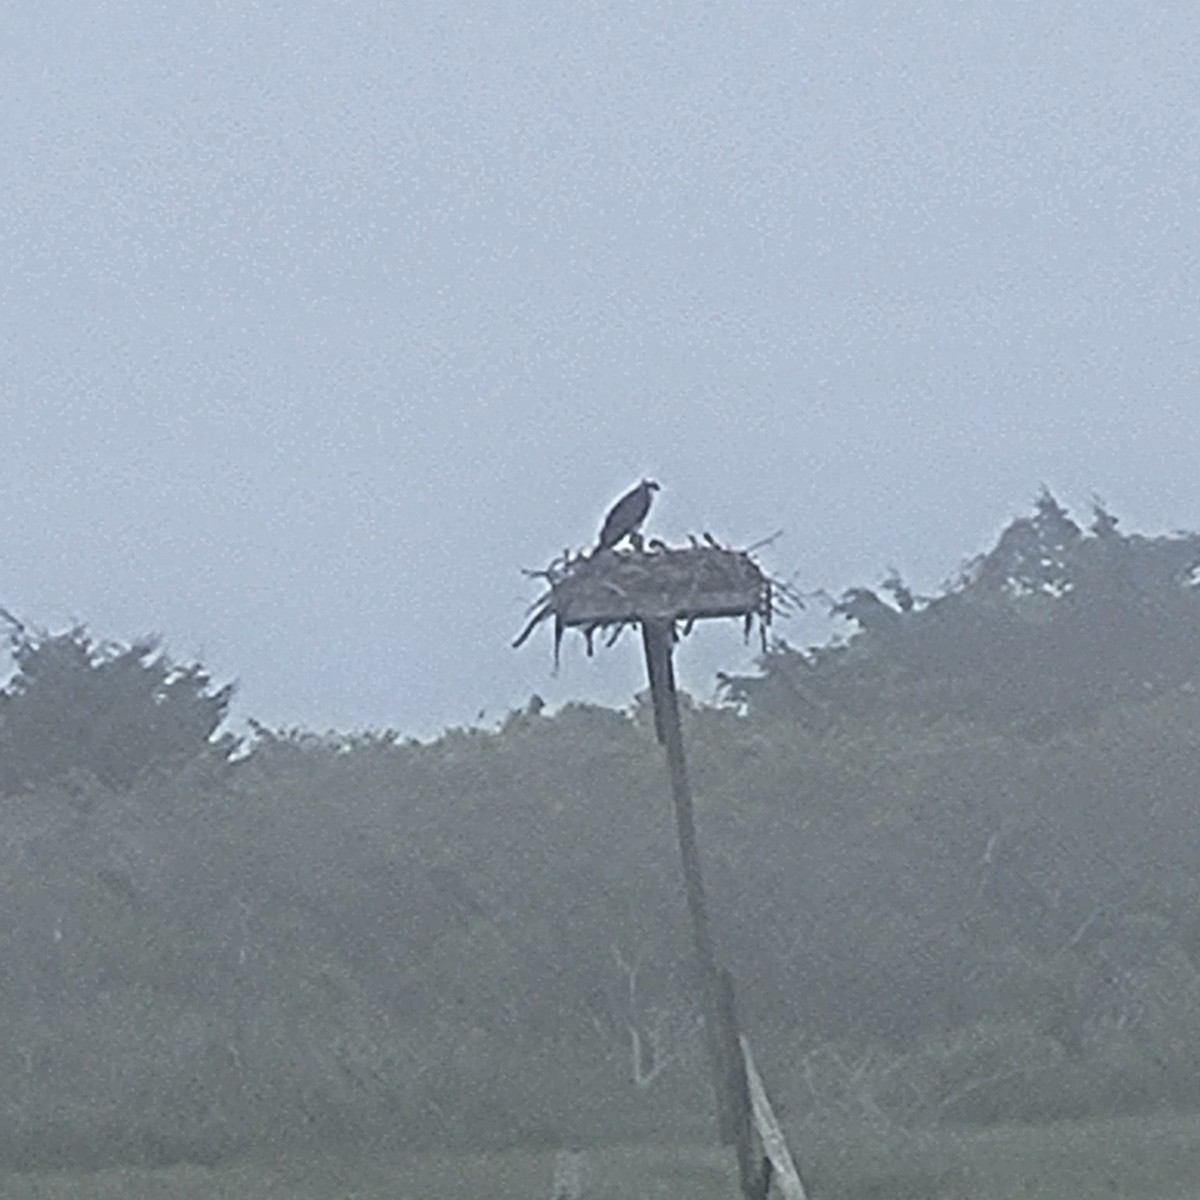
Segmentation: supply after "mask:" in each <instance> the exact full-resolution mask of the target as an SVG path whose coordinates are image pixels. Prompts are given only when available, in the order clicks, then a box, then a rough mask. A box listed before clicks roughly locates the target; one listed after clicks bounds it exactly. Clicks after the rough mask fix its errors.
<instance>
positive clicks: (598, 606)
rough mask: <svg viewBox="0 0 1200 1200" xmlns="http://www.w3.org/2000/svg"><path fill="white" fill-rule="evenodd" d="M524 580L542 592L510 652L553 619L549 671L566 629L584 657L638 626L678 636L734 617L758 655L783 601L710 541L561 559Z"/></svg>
mask: <svg viewBox="0 0 1200 1200" xmlns="http://www.w3.org/2000/svg"><path fill="white" fill-rule="evenodd" d="M526 574H528V575H531V576H533V577H536V578H541V579H545V580H546V581H547V583H548V584H549V588H548V590H547V591H546V592H544V593H543V594H542V595H541V596H540V597H539V598H538V599H537V600H536V601H535V602H534V603H533V605H532V606H531V610H530V611H531V613H532V615H531V616H530V618H529V621H528V623H527V624H526V626H525V628H524V629H523V630H522V631H521V634H520V636H519V637H518V638H517V639H516V641H514V642H513V645H514V647H515V646H520V645H522V644H523V643H524V642H525V641H526V640H527V639H528V638H529V636H530V635H531V634H532V633H533V631H534V630H535V629H536V628H537V627H538V626H539V625H540V624H542V622H543V621H548V620H550V619H551V618H553V620H554V661H555V664H556V665H557V663H558V657H559V648H560V646H561V644H562V637H563V633H564V631H565V630H566V629H569V628H577V629H580V630H582V632H583V634H584V637H585V638H586V640H587V648H588V654H589V655H590V654H592V653H593V650H594V639H595V636H596V634H597V633H603V634H605V635H606V636H607V640H606V644H607V645H612V644H613V643H614V642H615V641H616V640H617V638H618V637H620V635H621V633H622V632H623V630H624V629H625V628H626V627H627V626H629V625H633V624H636V623H638V622H642V621H661V622H668V623H670V624H671V626H672V628H673V629H674V630H675V632H676V633H677V634H680V633H681V634H684V635H686V634H687V633H689V632H690V631H691V628H692V626H693V625H694V624H695V622H696V621H697V620H699V619H701V618H708V617H734V618H740V619H741V620H742V621H743V623H744V629H745V634H746V636H747V637H749V635H750V633H751V631H752V630H753V628H754V625H755V623H756V622H757V624H758V626H759V630H760V635H761V637H762V639H763V645H764V649H765V645H766V628H767V626H768V625H769V624H770V622H771V617H772V615H773V614H774V613H775V612H776V611H777V609H778V604H777V600H778V599H779V597H780V596H782V595H783V592H782V591H781V590H780V589H779V587H778V585H776V584H775V583H774V581H772V580H771V579H770V578H769V577H768V576H767V575H766V574H764V572H763V571H762V569H761V568H760V567H759V565H758V564H757V563H756V562H755V561H754V559H753V558H752V557H751V556H750V552H749V551H747V550H731V549H727V548H726V547H724V546H720V545H718V544H716V543H715V542H711V543H710V544H708V545H700V544H693V545H690V546H686V547H678V548H672V547H670V546H666V545H665V544H663V543H662V542H658V541H655V542H652V543H651V544H650V548H649V549H646V548H643V547H641V546H638V547H636V548H635V549H632V550H597V551H596V552H594V553H592V554H584V555H571V554H570V553H569V552H564V553H563V555H562V556H561V557H560V558H558V559H556V560H555V561H554V562H553V563H551V564H550V566H549V567H547V568H546V569H545V570H542V571H528V572H526Z"/></svg>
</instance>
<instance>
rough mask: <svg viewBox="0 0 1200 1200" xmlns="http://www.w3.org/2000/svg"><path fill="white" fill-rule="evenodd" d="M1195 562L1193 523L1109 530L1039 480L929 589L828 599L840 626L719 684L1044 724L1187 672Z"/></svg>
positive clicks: (771, 695)
mask: <svg viewBox="0 0 1200 1200" xmlns="http://www.w3.org/2000/svg"><path fill="white" fill-rule="evenodd" d="M1198 571H1200V535H1197V534H1193V533H1178V534H1172V535H1170V536H1163V537H1144V536H1142V535H1139V534H1130V535H1126V534H1122V533H1120V532H1118V529H1117V520H1116V518H1115V517H1113V516H1112V515H1111V514H1110V513H1108V512H1107V511H1105V510H1104V509H1103V508H1102V507H1100V506H1099V505H1097V506H1096V507H1095V509H1094V511H1093V520H1092V523H1091V526H1090V529H1089V530H1087V531H1084V530H1083V529H1081V528H1080V527H1079V525H1077V524H1076V523H1075V521H1073V520H1072V519H1071V517H1070V516H1069V515H1068V514H1067V512H1066V511H1065V510H1064V509H1063V508H1062V507H1061V506H1060V505H1059V504H1058V503H1057V501H1055V499H1054V498H1053V497H1052V496H1051V495H1049V493H1044V494H1043V495H1042V496H1041V497H1040V499H1039V500H1038V502H1037V505H1036V508H1035V511H1034V513H1033V515H1032V516H1031V517H1028V518H1020V519H1018V520H1015V521H1013V522H1012V523H1011V524H1010V525H1009V526H1008V527H1007V528H1006V529H1005V530H1004V532H1003V534H1002V535H1001V537H1000V538H999V540H998V542H997V543H996V545H995V547H994V548H993V549H992V550H991V551H990V552H989V553H987V554H984V555H981V556H980V557H978V558H977V559H974V560H973V561H972V562H971V563H969V564H968V566H967V568H966V569H965V570H964V571H963V573H962V575H961V576H960V578H959V579H958V580H957V581H956V582H955V583H954V584H953V585H951V586H949V587H948V588H946V590H945V591H944V592H943V593H942V594H941V595H939V596H936V597H933V598H929V599H923V598H920V597H916V596H914V595H913V594H912V593H911V592H910V591H909V590H908V588H906V587H905V585H904V584H903V582H902V581H901V580H900V579H899V578H897V577H895V576H893V577H892V578H891V579H889V580H887V581H886V582H885V583H884V585H883V586H882V587H881V588H880V589H879V590H878V591H873V590H871V589H868V588H854V589H852V590H851V591H849V592H847V593H846V594H845V595H844V596H842V597H841V599H840V600H839V601H838V602H837V603H836V604H835V605H834V606H833V611H834V613H835V614H838V615H840V616H844V617H845V618H847V619H848V620H849V621H851V622H852V623H853V624H854V625H855V626H857V627H858V629H859V632H858V633H857V634H856V635H855V636H854V637H852V638H850V639H849V640H848V641H844V642H840V643H835V644H832V645H828V646H821V647H817V648H814V649H812V650H809V651H806V652H805V651H799V650H796V649H793V648H792V647H789V646H788V645H786V644H780V645H778V646H777V647H775V648H774V649H773V650H772V651H771V652H770V653H769V654H767V655H766V656H765V658H764V659H763V660H762V674H761V675H760V676H757V677H749V678H731V679H728V680H727V689H728V691H729V694H730V695H731V697H732V698H734V699H736V700H739V701H741V702H743V703H745V704H747V705H748V706H749V707H750V708H751V709H752V710H754V711H755V712H759V713H767V712H774V713H780V714H785V715H789V716H794V717H795V718H797V719H799V720H801V721H802V722H804V723H805V724H806V725H809V726H811V727H814V728H823V727H825V726H827V725H828V724H829V723H831V722H835V721H838V720H843V719H845V718H846V717H848V716H854V717H857V716H869V717H877V716H879V715H881V714H889V713H892V714H900V715H903V716H905V717H909V718H913V719H915V720H917V721H919V722H924V723H928V722H933V721H938V720H943V719H950V720H955V721H967V722H971V723H975V724H979V725H981V726H983V727H986V728H992V729H998V728H1002V729H1005V730H1015V731H1019V732H1022V733H1025V734H1027V735H1030V736H1046V735H1048V734H1050V733H1053V732H1055V731H1057V730H1061V729H1064V728H1068V727H1075V726H1079V725H1082V724H1086V723H1088V722H1090V721H1092V720H1094V719H1095V718H1096V717H1097V715H1098V714H1099V713H1101V712H1102V711H1103V710H1104V709H1105V708H1106V707H1108V706H1109V705H1112V704H1114V703H1120V702H1125V701H1131V700H1142V699H1146V698H1148V697H1150V696H1155V695H1162V694H1165V693H1169V692H1171V691H1172V690H1173V689H1175V688H1178V687H1180V686H1183V685H1188V686H1192V685H1194V684H1195V682H1196V681H1197V679H1200V587H1197V582H1198V580H1197V572H1198ZM881 592H882V593H883V595H882V596H881V595H880V593H881Z"/></svg>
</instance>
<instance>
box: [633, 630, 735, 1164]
mask: <svg viewBox="0 0 1200 1200" xmlns="http://www.w3.org/2000/svg"><path fill="white" fill-rule="evenodd" d="M673 639H674V634H673V631H672V625H671V622H670V621H665V620H660V621H653V620H644V621H643V622H642V643H643V646H644V647H645V651H646V672H647V674H648V675H649V677H650V696H651V700H652V702H653V704H654V726H655V731H656V732H657V734H658V740H659V741H660V742H661V743H662V745H663V748H664V749H665V751H666V756H667V769H668V771H669V772H670V776H671V798H672V800H673V801H674V807H675V828H676V831H677V833H678V835H679V854H680V858H681V859H682V861H683V886H684V891H685V893H686V895H687V906H688V912H689V913H690V915H691V919H692V938H693V941H694V943H695V947H696V961H697V966H698V968H699V970H698V974H699V979H700V1004H701V1010H702V1012H703V1013H704V1030H705V1041H706V1043H707V1046H708V1055H709V1064H710V1067H711V1070H712V1083H713V1092H714V1093H715V1097H716V1103H717V1125H718V1128H719V1131H720V1137H721V1141H722V1142H723V1143H725V1144H726V1145H730V1144H734V1145H736V1146H737V1147H738V1161H739V1165H741V1164H742V1163H743V1161H746V1162H747V1163H748V1161H749V1160H748V1159H747V1158H746V1149H747V1148H748V1146H749V1141H750V1111H749V1103H748V1099H747V1094H746V1082H745V1067H744V1063H743V1061H742V1054H741V1044H740V1042H739V1041H738V1031H737V1024H736V1018H735V1016H734V1012H733V994H732V992H733V989H732V980H729V979H728V978H727V977H726V978H723V977H722V973H721V971H720V970H719V969H718V967H717V959H716V953H715V951H714V949H713V940H712V930H711V928H710V926H709V922H708V905H707V903H706V901H705V896H704V876H703V874H702V873H701V870H700V849H699V845H698V843H697V841H696V821H695V816H694V811H693V807H692V793H691V788H690V787H689V786H688V777H687V761H686V759H685V758H684V754H683V733H682V729H681V726H680V721H679V697H678V693H677V692H676V689H675V670H674V666H673V664H672V661H671V659H672V642H673ZM742 1173H743V1176H744V1175H745V1170H744V1169H743V1172H742ZM743 1182H745V1180H743Z"/></svg>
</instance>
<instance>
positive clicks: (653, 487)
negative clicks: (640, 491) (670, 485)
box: [642, 479, 662, 492]
mask: <svg viewBox="0 0 1200 1200" xmlns="http://www.w3.org/2000/svg"><path fill="white" fill-rule="evenodd" d="M642 487H644V488H646V489H647V490H648V491H651V492H661V491H662V488H661V487H659V485H658V484H657V483H655V482H654V480H653V479H643V480H642Z"/></svg>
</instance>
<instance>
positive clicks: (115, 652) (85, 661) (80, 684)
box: [0, 612, 233, 793]
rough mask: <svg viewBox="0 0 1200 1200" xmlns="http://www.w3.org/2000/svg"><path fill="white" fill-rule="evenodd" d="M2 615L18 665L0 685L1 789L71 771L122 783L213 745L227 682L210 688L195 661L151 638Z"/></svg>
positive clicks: (110, 783)
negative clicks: (117, 638) (47, 627)
mask: <svg viewBox="0 0 1200 1200" xmlns="http://www.w3.org/2000/svg"><path fill="white" fill-rule="evenodd" d="M0 616H3V617H4V618H5V619H6V622H7V625H8V638H7V641H8V650H9V652H10V654H11V656H12V661H13V663H14V665H15V668H16V669H15V671H14V673H13V675H12V677H11V678H10V679H9V681H8V683H7V684H6V685H5V686H4V688H3V689H0V793H12V792H15V791H18V790H20V789H27V788H30V787H35V786H37V785H38V784H40V783H43V782H45V781H47V780H51V779H55V778H61V777H62V776H63V775H65V774H67V773H69V772H71V771H83V772H88V773H90V774H92V775H94V776H95V777H96V778H97V779H99V780H100V781H101V782H103V783H105V784H106V785H108V786H110V787H118V788H120V787H127V786H129V785H130V784H131V783H132V782H133V781H134V780H135V779H136V778H137V777H138V775H139V774H141V773H142V772H143V771H146V770H149V769H155V768H175V767H178V766H179V765H180V764H181V763H182V762H185V761H187V760H188V759H190V758H194V757H195V756H196V755H197V754H199V753H201V752H202V751H205V750H209V749H214V748H215V747H214V745H213V743H214V739H215V734H216V731H217V728H218V726H220V724H221V722H222V721H223V720H224V719H225V714H226V712H227V710H228V708H229V703H230V700H231V699H232V698H233V686H232V685H231V684H230V685H226V686H225V687H222V688H218V689H215V690H214V689H212V688H211V686H210V680H209V676H208V674H207V673H206V672H205V671H204V670H203V668H202V667H200V666H199V665H197V664H194V663H193V664H190V665H180V664H178V663H175V662H173V661H172V660H171V659H170V658H169V657H168V656H167V655H166V654H164V653H163V652H162V650H161V648H160V646H159V643H158V642H157V640H155V639H153V638H146V639H142V640H140V641H136V642H134V643H133V644H132V645H128V646H126V645H120V644H118V643H114V642H108V643H99V642H97V641H95V640H94V639H93V638H92V637H91V636H90V635H89V634H88V632H87V630H86V629H84V628H82V627H76V628H74V629H69V630H67V631H66V632H63V633H58V634H49V633H45V632H38V631H35V630H31V629H29V628H27V627H26V626H25V625H24V624H22V623H21V622H19V621H17V620H15V619H14V618H12V617H11V616H8V614H4V613H2V612H0ZM229 742H230V740H229V739H226V740H225V741H223V742H221V743H220V746H219V748H221V749H225V750H228V749H229Z"/></svg>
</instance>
